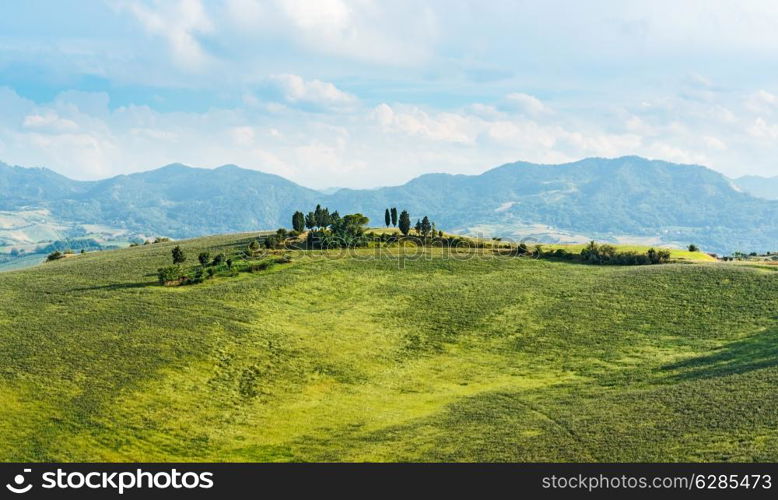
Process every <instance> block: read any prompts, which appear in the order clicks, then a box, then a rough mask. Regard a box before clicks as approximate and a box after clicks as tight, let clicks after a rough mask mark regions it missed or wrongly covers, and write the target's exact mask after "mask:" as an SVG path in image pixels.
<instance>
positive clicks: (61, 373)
mask: <svg viewBox="0 0 778 500" xmlns="http://www.w3.org/2000/svg"><path fill="white" fill-rule="evenodd" d="M248 241H249V240H248V238H247V237H246V236H235V235H233V236H220V237H211V238H202V239H198V240H192V241H188V242H179V244H181V245H182V246H183V248H184V249H185V250H186V252H187V254H188V255H189V258H190V259H191V260H194V259H195V257H196V255H197V252H199V251H202V250H209V251H211V253H212V254H213V253H215V252H218V251H222V250H225V249H226V250H227V251H229V249H230V248H236V247H243V246H245V245H246V244H247V243H248ZM175 244H177V243H161V244H155V245H148V246H140V247H135V248H129V249H124V250H117V251H110V252H96V253H88V254H85V255H77V256H74V257H71V258H67V259H63V260H60V261H56V262H52V263H46V264H44V265H42V266H39V267H36V268H32V269H28V270H24V271H13V272H7V273H2V274H0V435H2V436H3V439H2V440H0V460H4V461H608V462H613V461H776V460H778V398H776V396H775V394H776V386H778V273H776V272H774V271H770V270H767V269H763V268H758V267H743V266H737V265H728V264H718V263H705V262H700V263H679V264H669V265H661V266H636V267H619V266H602V267H600V266H590V265H581V264H575V263H567V262H554V261H549V260H535V259H531V258H516V257H495V256H492V255H489V254H488V253H486V254H485V255H473V256H471V257H470V258H460V259H450V258H444V257H443V256H442V255H441V254H440V251H429V252H426V253H424V254H423V255H422V256H421V258H417V259H408V258H401V257H400V256H398V255H397V252H399V250H394V251H393V252H394V253H389V254H384V255H382V256H381V257H379V258H369V256H368V255H365V253H361V254H359V255H357V256H350V257H349V256H338V255H336V254H334V253H333V254H323V253H320V252H293V253H292V255H293V257H294V260H293V261H292V262H291V263H289V264H283V265H278V266H275V267H273V268H271V269H270V270H268V271H265V272H259V273H242V274H240V275H239V276H237V277H234V278H217V279H214V280H209V281H207V282H205V283H203V284H200V285H193V286H182V287H162V286H159V285H158V284H157V283H156V275H155V271H156V269H157V268H158V267H160V266H162V265H165V264H168V261H169V258H170V250H171V248H172V247H173V246H174V245H175ZM368 253H369V252H368ZM371 255H372V253H371Z"/></svg>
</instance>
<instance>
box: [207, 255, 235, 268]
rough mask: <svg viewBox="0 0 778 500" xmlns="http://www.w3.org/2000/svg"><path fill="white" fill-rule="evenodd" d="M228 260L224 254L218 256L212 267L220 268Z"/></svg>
mask: <svg viewBox="0 0 778 500" xmlns="http://www.w3.org/2000/svg"><path fill="white" fill-rule="evenodd" d="M226 258H227V257H226V256H225V255H224V254H223V253H220V254H216V257H214V258H213V262H212V263H211V265H213V266H217V267H218V266H220V265H222V264H223V263H224V261H225V260H226ZM229 262H230V264H231V263H232V261H231V260H230V261H229Z"/></svg>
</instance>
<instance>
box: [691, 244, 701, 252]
mask: <svg viewBox="0 0 778 500" xmlns="http://www.w3.org/2000/svg"><path fill="white" fill-rule="evenodd" d="M689 251H690V252H699V251H700V249H699V248H698V247H697V245H695V244H693V243H692V244H691V245H689Z"/></svg>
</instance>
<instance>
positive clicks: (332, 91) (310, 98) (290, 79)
mask: <svg viewBox="0 0 778 500" xmlns="http://www.w3.org/2000/svg"><path fill="white" fill-rule="evenodd" d="M269 80H270V81H271V82H272V83H273V84H275V85H276V86H277V87H278V88H279V89H280V90H281V93H282V95H283V98H284V99H285V100H286V101H288V102H290V103H307V104H314V105H320V106H323V107H328V108H343V107H351V106H353V105H355V104H356V103H357V98H356V97H355V96H353V95H351V94H349V93H347V92H343V91H342V90H340V89H338V88H337V87H336V86H335V85H333V84H332V83H329V82H322V81H321V80H304V79H303V78H302V77H301V76H298V75H290V74H283V75H273V76H271V77H270V78H269Z"/></svg>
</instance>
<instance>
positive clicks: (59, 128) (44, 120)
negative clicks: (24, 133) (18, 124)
mask: <svg viewBox="0 0 778 500" xmlns="http://www.w3.org/2000/svg"><path fill="white" fill-rule="evenodd" d="M22 126H23V127H24V128H26V129H33V130H39V131H53V132H71V131H73V130H78V125H77V124H76V122H74V121H73V120H67V119H64V118H60V117H59V116H58V115H57V113H55V112H53V111H47V112H46V113H45V114H32V115H27V116H25V117H24V122H22Z"/></svg>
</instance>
